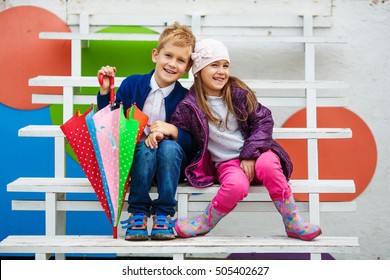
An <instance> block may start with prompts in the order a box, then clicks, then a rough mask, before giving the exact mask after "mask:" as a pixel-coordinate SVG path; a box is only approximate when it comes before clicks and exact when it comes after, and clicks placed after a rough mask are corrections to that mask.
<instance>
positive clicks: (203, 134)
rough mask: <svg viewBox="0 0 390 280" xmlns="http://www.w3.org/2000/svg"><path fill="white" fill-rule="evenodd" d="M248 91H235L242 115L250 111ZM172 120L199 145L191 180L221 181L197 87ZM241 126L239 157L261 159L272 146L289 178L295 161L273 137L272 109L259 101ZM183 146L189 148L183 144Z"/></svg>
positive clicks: (203, 182)
mask: <svg viewBox="0 0 390 280" xmlns="http://www.w3.org/2000/svg"><path fill="white" fill-rule="evenodd" d="M247 93H248V92H247V91H246V90H244V89H241V88H238V87H234V88H233V90H232V98H233V104H234V109H235V112H236V114H237V116H238V117H239V118H242V117H243V116H244V115H245V114H246V113H247V111H246V108H245V105H244V104H245V96H246V94H247ZM171 123H172V124H174V125H176V126H177V128H178V130H179V138H180V137H181V135H185V134H188V133H190V134H191V135H192V137H193V138H194V139H195V140H196V142H197V144H198V149H199V151H198V152H197V154H196V155H195V156H194V157H193V158H192V160H191V163H190V164H189V165H188V166H187V168H186V169H185V175H186V177H187V180H188V182H189V183H190V184H191V185H192V186H194V187H199V188H202V187H207V186H210V185H212V184H213V183H215V182H216V181H217V180H216V168H215V167H214V164H213V163H212V162H211V158H210V153H209V151H208V149H207V146H208V140H209V125H208V121H207V118H206V115H205V114H204V113H203V111H202V110H200V109H199V108H198V106H197V104H196V94H195V90H194V88H191V89H190V91H189V92H188V94H187V95H186V96H185V97H184V99H183V100H182V101H181V102H180V103H179V105H178V106H177V107H176V111H175V112H174V113H173V115H172V117H171ZM238 126H239V129H240V131H241V133H242V135H243V136H244V139H245V141H244V145H243V148H242V151H241V153H240V156H239V158H240V159H241V160H243V159H257V158H258V157H259V156H260V155H261V153H263V152H266V151H268V150H269V149H272V150H273V151H274V152H275V153H276V154H277V155H278V156H279V158H280V162H281V165H282V169H283V173H284V175H285V176H286V178H287V180H289V179H290V176H291V172H292V169H293V166H292V162H291V160H290V157H289V155H288V154H287V152H286V151H285V150H284V149H283V148H282V147H281V146H280V145H279V144H278V143H277V142H276V141H275V140H274V139H273V138H272V130H273V126H274V121H273V119H272V114H271V111H270V110H269V109H268V108H266V107H264V106H262V105H261V104H260V103H259V104H258V106H257V108H256V111H255V112H254V113H253V114H252V115H250V116H249V117H248V118H247V120H246V121H245V122H239V123H238ZM179 143H180V141H179ZM183 149H185V148H184V147H183Z"/></svg>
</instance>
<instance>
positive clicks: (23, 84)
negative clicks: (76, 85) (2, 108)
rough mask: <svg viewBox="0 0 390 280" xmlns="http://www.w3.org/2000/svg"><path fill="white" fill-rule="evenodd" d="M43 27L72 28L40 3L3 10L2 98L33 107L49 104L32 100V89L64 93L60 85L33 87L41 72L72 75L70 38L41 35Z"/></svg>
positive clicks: (20, 106) (0, 27)
mask: <svg viewBox="0 0 390 280" xmlns="http://www.w3.org/2000/svg"><path fill="white" fill-rule="evenodd" d="M43 31H55V32H69V31H70V29H69V27H68V26H67V25H66V23H65V22H63V21H62V20H61V19H60V18H59V17H57V16H56V15H55V14H53V13H51V12H49V11H47V10H44V9H42V8H38V7H32V6H19V7H13V8H10V9H7V10H5V11H2V12H0V34H1V42H2V44H0V62H1V65H2V67H1V68H0V78H1V79H2V90H1V92H2V94H1V95H0V102H1V103H3V104H5V105H7V106H9V107H12V108H16V109H22V110H31V109H37V108H41V107H44V106H47V105H42V104H32V101H31V94H32V93H61V92H62V89H61V88H51V87H30V86H29V85H28V80H29V79H30V78H33V77H36V76H39V75H41V76H42V75H70V69H71V47H70V41H68V40H66V41H65V40H48V39H39V33H40V32H43Z"/></svg>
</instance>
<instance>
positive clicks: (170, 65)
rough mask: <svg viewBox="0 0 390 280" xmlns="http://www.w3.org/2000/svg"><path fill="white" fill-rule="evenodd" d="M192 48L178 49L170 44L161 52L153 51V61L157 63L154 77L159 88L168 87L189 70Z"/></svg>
mask: <svg viewBox="0 0 390 280" xmlns="http://www.w3.org/2000/svg"><path fill="white" fill-rule="evenodd" d="M191 53H192V48H191V46H187V47H178V46H174V45H173V44H172V43H170V42H168V43H166V44H165V46H164V47H163V48H162V49H161V50H160V51H157V49H153V51H152V60H153V62H154V63H156V69H155V72H154V76H155V78H156V81H157V84H158V85H159V87H161V88H164V87H167V86H169V85H171V84H173V83H174V82H176V81H177V80H178V79H180V78H181V77H182V76H183V75H184V74H185V73H187V72H188V70H189V62H190V57H191Z"/></svg>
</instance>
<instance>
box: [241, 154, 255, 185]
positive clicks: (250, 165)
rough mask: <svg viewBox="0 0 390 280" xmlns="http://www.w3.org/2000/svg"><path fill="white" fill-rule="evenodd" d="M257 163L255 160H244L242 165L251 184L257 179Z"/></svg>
mask: <svg viewBox="0 0 390 280" xmlns="http://www.w3.org/2000/svg"><path fill="white" fill-rule="evenodd" d="M255 163H256V160H254V159H244V160H242V161H241V163H240V167H241V169H242V170H243V171H244V172H245V174H246V176H248V180H249V182H252V181H253V179H254V178H255Z"/></svg>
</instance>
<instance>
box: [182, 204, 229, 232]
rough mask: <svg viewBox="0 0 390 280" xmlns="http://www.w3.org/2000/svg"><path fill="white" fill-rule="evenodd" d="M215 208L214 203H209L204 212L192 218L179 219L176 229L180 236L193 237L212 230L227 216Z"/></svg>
mask: <svg viewBox="0 0 390 280" xmlns="http://www.w3.org/2000/svg"><path fill="white" fill-rule="evenodd" d="M226 214H227V213H222V212H220V211H218V210H217V209H215V207H214V205H213V204H212V203H209V205H208V206H207V208H206V210H205V211H204V213H202V214H200V215H199V216H195V217H193V218H191V219H187V218H186V219H177V221H176V224H175V230H176V232H177V234H178V235H179V236H180V237H192V236H199V235H205V234H207V233H208V232H209V231H211V230H212V229H213V228H214V227H215V226H216V225H217V223H218V222H219V221H220V220H221V219H222V218H223V217H225V216H226Z"/></svg>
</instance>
